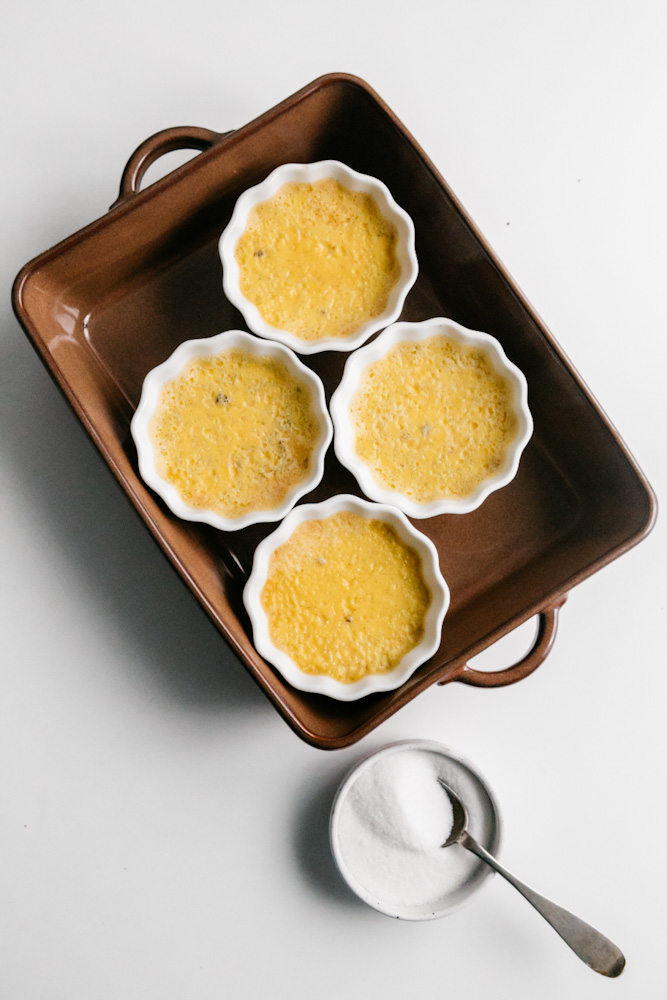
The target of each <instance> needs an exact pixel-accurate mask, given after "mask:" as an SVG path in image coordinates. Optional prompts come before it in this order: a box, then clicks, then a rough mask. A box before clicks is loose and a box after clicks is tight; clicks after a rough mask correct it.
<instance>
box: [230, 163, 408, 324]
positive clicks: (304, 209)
mask: <svg viewBox="0 0 667 1000" xmlns="http://www.w3.org/2000/svg"><path fill="white" fill-rule="evenodd" d="M396 239H397V233H396V227H395V226H394V225H393V223H392V222H390V221H389V220H388V219H386V218H385V217H384V216H383V215H382V213H381V212H380V209H379V208H378V206H377V204H376V202H375V199H374V198H373V197H372V196H371V195H369V194H365V193H364V192H361V191H352V190H350V189H349V188H347V187H345V186H344V185H343V184H340V183H339V182H338V181H335V180H333V179H332V178H327V179H325V180H320V181H315V182H314V183H312V184H307V183H290V184H284V185H283V186H282V187H281V188H280V189H279V191H278V192H277V194H275V195H274V196H273V198H270V199H269V200H268V201H264V202H261V203H260V204H259V205H256V206H255V207H254V208H253V209H252V211H251V212H250V215H249V216H248V223H247V226H246V229H245V231H244V233H243V235H242V236H241V237H240V239H239V241H238V243H237V246H236V260H237V262H238V265H239V271H240V278H239V285H240V289H241V292H242V293H243V295H244V296H245V297H246V299H248V300H249V301H250V302H252V303H253V304H254V305H255V306H256V307H257V309H258V310H259V313H260V315H261V316H262V318H263V319H264V320H265V321H266V322H267V323H269V324H270V325H271V326H273V327H276V328H278V329H280V330H287V331H289V332H290V333H293V334H294V335H295V336H297V337H299V338H300V339H302V340H307V341H317V340H322V339H323V338H325V337H336V338H338V337H348V336H350V335H351V334H353V333H354V332H355V331H356V330H357V329H358V328H359V327H360V326H361V325H362V324H363V323H365V322H367V321H368V320H371V319H373V318H374V317H375V316H379V315H380V314H381V313H382V312H384V310H385V308H386V306H387V301H388V298H389V293H390V291H391V289H392V288H393V286H394V285H395V284H396V282H397V280H398V278H399V276H400V270H401V269H400V265H399V263H398V260H397V257H396Z"/></svg>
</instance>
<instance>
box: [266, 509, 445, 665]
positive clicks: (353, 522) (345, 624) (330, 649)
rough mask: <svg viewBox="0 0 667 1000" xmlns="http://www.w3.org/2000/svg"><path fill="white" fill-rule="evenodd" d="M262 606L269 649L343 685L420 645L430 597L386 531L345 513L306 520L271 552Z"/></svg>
mask: <svg viewBox="0 0 667 1000" xmlns="http://www.w3.org/2000/svg"><path fill="white" fill-rule="evenodd" d="M261 600H262V606H263V608H264V611H265V613H266V615H267V619H268V625H269V635H270V637H271V641H272V642H273V644H274V646H276V647H277V648H278V649H281V650H283V651H284V652H285V653H287V654H288V656H290V657H291V659H292V660H293V661H294V663H296V665H297V666H298V667H299V669H300V670H303V671H304V673H307V674H325V675H327V676H329V677H333V678H334V679H335V680H337V681H342V682H343V683H346V684H347V683H352V682H353V681H358V680H360V679H361V678H362V677H366V676H368V675H369V674H384V673H387V672H388V671H390V670H393V668H394V667H396V666H397V664H398V663H399V661H400V660H401V659H402V658H403V656H405V654H406V653H407V652H408V651H409V650H411V649H412V648H413V647H414V646H416V645H417V644H418V643H419V642H420V641H421V639H422V637H423V634H424V618H425V615H426V612H427V611H428V608H429V606H430V603H431V592H430V590H429V588H428V586H427V585H426V583H425V581H424V577H423V573H422V565H421V559H420V558H419V555H418V554H417V553H416V552H415V551H414V549H412V548H411V547H410V546H409V545H406V544H405V542H403V541H402V540H401V539H400V538H399V537H398V535H397V534H396V532H395V531H394V529H393V528H392V527H391V525H389V524H387V523H386V522H384V521H380V520H377V519H372V520H371V519H369V518H366V517H362V516H361V515H360V514H355V513H351V512H345V513H340V514H334V515H332V516H331V517H328V518H325V519H324V520H320V521H315V520H312V521H305V522H304V523H303V524H300V525H299V526H298V527H297V528H296V529H295V531H294V532H293V534H292V535H291V536H290V538H289V539H288V540H287V541H286V542H284V543H283V544H282V545H281V546H280V547H279V548H277V549H276V550H275V552H273V553H272V555H271V559H270V562H269V570H268V576H267V580H266V583H265V584H264V588H263V590H262V595H261Z"/></svg>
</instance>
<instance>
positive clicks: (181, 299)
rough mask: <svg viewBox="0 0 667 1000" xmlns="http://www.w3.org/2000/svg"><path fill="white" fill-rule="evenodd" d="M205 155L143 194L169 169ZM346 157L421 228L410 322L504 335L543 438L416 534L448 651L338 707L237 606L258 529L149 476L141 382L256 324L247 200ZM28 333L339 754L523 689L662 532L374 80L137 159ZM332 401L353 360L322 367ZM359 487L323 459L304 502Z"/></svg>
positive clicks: (230, 631)
mask: <svg viewBox="0 0 667 1000" xmlns="http://www.w3.org/2000/svg"><path fill="white" fill-rule="evenodd" d="M190 147H191V148H194V149H199V150H202V152H201V154H200V155H199V156H197V157H195V158H194V159H192V160H190V161H189V162H188V163H186V164H185V165H184V166H182V167H180V168H179V169H178V170H175V171H174V172H173V173H171V174H169V175H168V176H167V177H165V178H164V179H162V180H160V181H158V182H157V183H156V184H154V185H152V186H151V187H149V188H147V189H146V190H145V191H143V192H140V191H139V186H140V182H141V178H142V176H143V174H144V172H145V170H146V169H147V167H148V166H149V165H150V163H152V162H153V161H154V160H155V159H156V158H157V157H159V156H160V155H162V154H163V153H165V152H168V151H170V150H173V149H177V148H190ZM329 158H331V159H337V160H342V161H343V162H344V163H347V164H349V166H351V167H353V168H354V169H356V170H359V171H361V172H363V173H369V174H372V175H374V176H376V177H379V178H380V179H381V180H383V181H384V182H385V183H386V184H387V185H388V187H389V189H390V191H391V192H392V193H393V195H394V197H395V198H396V200H397V201H398V203H399V204H400V205H402V206H403V207H404V208H405V209H406V210H407V211H408V213H409V214H410V215H411V216H412V219H413V220H414V223H415V227H416V233H417V254H418V258H419V263H420V276H419V279H418V282H417V284H416V285H415V287H414V288H413V289H412V291H411V292H410V294H409V296H408V299H407V302H406V305H405V309H404V311H403V314H402V318H403V319H409V320H421V319H426V318H428V317H431V316H449V317H452V318H453V319H455V320H457V321H458V322H460V323H462V324H463V325H464V326H467V327H470V328H471V329H473V330H485V331H487V332H488V333H490V334H492V335H493V336H494V337H497V338H498V340H500V342H501V343H502V345H503V347H504V349H505V351H506V353H507V355H508V356H509V358H510V359H511V360H512V361H514V362H515V363H516V364H517V365H518V366H519V368H521V370H522V371H523V372H524V373H525V375H526V377H527V380H528V386H529V401H530V407H531V410H532V414H533V417H534V421H535V433H534V436H533V438H532V440H531V442H530V443H529V445H528V447H527V449H526V451H525V453H524V455H523V458H522V461H521V466H520V469H519V472H518V475H517V476H516V478H515V479H514V481H513V482H512V483H511V484H510V485H509V486H507V487H505V488H504V489H502V490H499V491H498V492H497V493H494V494H492V496H490V497H489V498H488V499H487V500H486V501H485V503H484V504H483V505H482V506H481V507H480V508H479V509H478V510H476V511H474V512H473V513H470V514H465V515H445V516H442V517H437V518H432V519H430V520H427V521H420V522H418V527H419V528H420V529H421V530H423V531H425V532H426V534H428V535H429V536H430V537H431V538H432V539H433V541H434V543H435V545H436V547H437V549H438V552H439V556H440V563H441V567H442V571H443V573H444V575H445V577H446V579H447V581H448V583H449V585H450V588H451V594H452V603H451V608H450V610H449V613H448V615H447V618H446V620H445V628H444V630H443V636H442V643H441V646H440V648H439V650H438V652H437V653H436V655H435V656H433V658H432V659H431V660H430V661H429V662H428V663H426V664H425V665H424V666H422V667H421V668H420V669H419V670H418V671H417V673H416V674H415V675H414V676H413V677H412V678H411V679H410V680H409V681H408V682H407V683H406V684H405V685H404V686H403V687H402V688H400V689H399V690H398V691H393V692H390V693H387V694H382V695H374V696H371V697H368V698H365V699H361V700H360V701H358V702H352V703H340V702H336V701H332V700H330V699H327V698H325V697H323V696H318V695H307V694H303V693H301V692H299V691H296V690H293V689H292V688H290V687H289V686H288V685H287V684H286V683H285V682H284V681H283V680H282V679H281V677H280V676H279V675H278V674H277V673H276V672H275V671H274V670H273V669H272V668H271V667H270V666H269V665H268V664H267V663H265V662H264V661H263V660H262V659H261V658H260V657H259V656H258V655H257V653H256V652H255V650H254V648H253V645H252V640H251V634H250V629H249V622H248V619H247V616H246V614H245V611H244V608H243V604H242V600H241V592H242V588H243V585H244V583H245V580H246V578H247V575H248V573H249V570H250V566H251V561H252V555H253V551H254V548H255V545H256V544H257V542H258V541H259V539H260V538H262V537H264V535H266V534H267V533H268V532H269V531H271V530H272V526H271V525H261V526H256V527H253V528H248V529H246V530H243V531H238V532H233V533H230V534H224V533H222V532H218V531H216V530H214V529H212V528H207V527H206V526H202V525H196V524H192V523H188V522H185V521H180V520H178V519H177V518H176V517H174V516H173V515H172V514H170V512H169V511H168V510H167V508H166V507H165V506H164V505H163V504H162V503H161V501H160V500H158V498H157V497H156V496H154V495H153V494H152V493H151V491H150V490H149V489H148V488H147V487H146V486H145V485H144V483H143V482H142V480H141V479H140V478H139V475H138V471H137V462H136V455H135V450H134V447H133V443H132V440H131V438H130V420H131V417H132V414H133V411H134V408H135V406H136V405H137V402H138V400H139V395H140V391H141V385H142V381H143V378H144V376H145V375H146V373H147V372H148V371H149V369H151V368H153V367H154V366H155V365H157V364H159V363H160V362H162V361H164V360H165V358H166V357H167V356H168V355H169V354H170V353H171V352H172V351H173V350H174V348H175V347H176V346H177V344H179V343H180V342H181V341H183V340H187V339H191V338H194V337H205V336H209V335H213V334H216V333H219V332H220V331H222V330H225V329H229V328H241V329H243V328H244V324H243V321H242V319H241V316H240V314H239V313H238V312H236V310H235V309H233V308H232V306H231V305H230V304H229V303H228V302H227V301H226V300H225V298H224V296H223V292H222V283H221V266H220V261H219V257H218V249H217V242H218V238H219V236H220V233H221V231H222V229H223V228H224V227H225V225H226V224H227V221H228V219H229V217H230V215H231V212H232V208H233V206H234V203H235V201H236V199H237V197H238V196H239V195H240V194H241V192H242V191H243V190H244V189H245V188H247V187H249V186H251V185H253V184H257V183H258V182H259V181H261V180H263V179H264V177H266V175H267V174H268V173H269V172H270V171H271V170H273V168H274V167H276V166H278V165H279V164H281V163H286V162H291V161H302V162H307V161H311V160H319V159H329ZM14 308H15V311H16V314H17V316H18V318H19V320H20V322H21V324H22V325H23V328H24V329H25V331H26V333H27V334H28V336H29V337H30V339H31V340H32V342H33V344H34V346H35V348H36V349H37V351H38V352H39V354H40V355H41V357H42V360H43V361H44V363H45V365H46V366H47V368H48V369H49V371H50V372H51V374H52V376H53V378H54V379H55V381H56V383H57V384H58V385H59V387H60V388H61V390H62V391H63V393H64V394H65V396H66V398H67V399H68V400H69V402H70V404H71V405H72V407H73V409H74V410H75V411H76V413H77V414H78V416H79V418H80V419H81V421H82V423H83V424H84V426H85V427H86V429H87V430H88V433H89V434H90V436H91V437H92V439H93V440H94V442H95V444H96V445H97V447H98V448H99V450H100V452H101V454H102V455H103V457H104V458H105V460H106V461H107V463H108V464H109V466H110V468H111V469H112V470H113V472H114V474H115V475H116V477H117V479H118V481H119V482H120V484H121V486H122V487H123V489H124V490H125V492H126V494H127V496H128V497H129V499H130V500H131V501H132V503H133V504H134V506H135V507H136V509H137V511H138V512H139V514H140V515H141V517H142V518H143V519H144V521H145V523H146V525H147V526H148V528H149V529H150V530H151V532H152V533H153V536H154V537H155V539H156V540H157V542H158V543H159V545H160V546H161V547H162V549H163V551H164V552H165V554H166V555H167V557H168V558H169V559H170V560H171V562H172V564H173V566H174V567H175V568H176V570H177V571H178V572H179V573H180V574H181V576H182V578H183V580H184V581H185V582H186V583H187V585H188V586H189V587H190V588H191V590H192V592H193V593H194V594H195V596H196V597H197V598H198V599H199V601H200V602H201V604H202V605H203V606H204V608H205V609H206V611H207V612H208V614H209V615H210V616H211V618H212V619H213V621H214V622H215V624H216V625H217V627H218V628H219V630H220V631H221V632H222V634H223V636H224V637H225V638H226V639H227V641H228V642H229V644H230V645H231V647H232V648H233V649H234V650H235V651H236V653H237V654H238V656H239V657H240V659H241V660H242V661H243V663H244V664H245V666H246V667H247V669H248V670H249V671H250V673H251V674H252V675H253V677H254V678H255V680H256V681H257V683H258V684H259V685H260V687H261V688H262V689H263V691H264V692H265V693H266V694H267V696H268V697H269V698H270V699H271V701H272V702H273V703H274V705H275V706H276V708H277V709H278V711H279V712H280V713H281V714H282V715H283V717H284V718H285V719H286V721H287V722H288V723H289V724H290V726H292V728H293V729H294V730H295V731H296V732H297V733H298V734H299V735H300V736H301V737H302V738H303V739H305V740H307V741H308V742H309V743H311V744H313V745H314V746H318V747H322V748H328V749H333V748H337V747H343V746H348V745H350V744H352V743H354V742H355V741H356V740H358V739H360V738H361V737H363V736H365V735H366V734H367V733H369V732H370V731H371V730H372V729H373V728H374V727H375V726H377V725H378V724H379V723H380V722H382V721H384V720H385V719H386V718H387V717H388V716H390V715H391V714H392V713H393V712H395V711H396V710H397V709H399V708H401V706H403V705H405V704H406V703H407V702H408V701H410V700H411V699H412V698H414V697H415V695H417V694H419V692H420V691H423V690H424V689H425V688H426V687H428V686H429V685H431V684H433V683H435V682H439V683H445V682H448V681H453V680H458V681H464V682H466V683H469V684H476V685H479V686H482V687H494V686H499V685H504V684H510V683H513V682H514V681H518V680H521V679H522V678H523V677H525V676H527V674H529V673H530V672H531V671H532V670H534V669H535V667H536V666H537V665H538V664H539V663H540V662H541V661H542V660H543V659H544V657H545V655H546V654H547V653H548V651H549V649H550V648H551V644H552V642H553V638H554V633H555V628H556V621H557V614H558V608H559V607H560V605H561V604H562V603H563V601H564V599H565V596H566V595H567V592H568V591H569V590H570V589H571V588H572V587H573V586H574V585H575V584H577V583H580V582H581V581H582V580H583V579H585V578H586V577H587V576H590V575H591V574H592V573H594V572H595V571H596V570H598V569H600V568H601V567H602V566H604V565H605V564H606V563H608V562H609V561H610V560H612V559H614V558H615V557H616V556H618V555H620V554H621V553H623V552H625V551H626V550H627V549H628V548H630V546H632V545H634V544H635V543H636V542H638V541H639V540H640V539H641V538H642V537H644V535H646V534H647V533H648V531H649V530H650V528H651V526H652V523H653V520H654V516H655V500H654V497H653V494H652V492H651V488H650V486H649V485H648V483H647V482H646V480H645V478H644V476H643V475H642V473H641V471H640V470H639V469H638V467H637V465H636V463H635V462H634V460H633V458H632V456H631V455H630V454H629V453H628V451H627V449H626V448H625V446H624V445H623V443H622V441H621V440H620V439H619V437H618V434H617V433H616V432H615V430H614V429H613V427H612V426H611V424H610V423H609V421H608V420H607V418H606V417H605V415H604V413H603V412H602V411H601V409H600V407H599V406H598V405H597V403H596V402H595V400H594V399H593V397H592V396H591V394H590V392H589V391H588V390H587V388H586V386H585V385H584V384H583V382H582V381H581V379H580V377H579V376H578V374H577V373H576V371H575V370H574V369H573V367H572V365H571V364H570V363H569V361H568V360H567V358H566V357H564V355H563V352H562V351H561V350H560V348H559V347H558V345H557V344H556V343H555V342H554V340H553V338H552V337H551V336H550V334H549V333H548V331H547V330H546V329H545V327H544V324H543V323H542V322H541V321H540V319H539V317H538V316H536V314H535V312H534V310H533V309H532V308H531V307H530V305H529V304H528V303H527V301H526V300H525V298H524V297H523V295H522V294H521V292H520V291H519V290H518V288H517V287H516V285H515V284H514V282H513V281H512V279H511V278H510V276H509V275H508V274H507V272H506V271H505V270H504V268H503V267H502V265H501V264H500V262H499V261H498V260H497V259H496V257H495V256H494V254H493V253H492V251H491V250H490V249H489V247H488V246H487V244H486V243H485V241H484V239H483V238H482V236H481V235H480V233H479V232H478V231H477V229H476V228H475V226H474V225H473V223H472V222H471V220H470V219H469V217H468V216H467V214H466V213H465V211H464V210H463V208H462V207H461V205H460V204H459V203H458V201H457V200H456V198H455V197H454V195H453V194H452V192H451V191H450V189H449V188H448V186H447V184H446V183H445V181H444V180H443V179H442V177H441V176H440V175H439V173H438V172H437V170H436V169H435V167H434V166H433V164H432V163H431V162H430V161H429V160H428V158H427V157H426V156H425V154H424V153H423V151H422V150H421V149H420V147H419V146H418V145H417V143H416V142H415V141H414V139H413V138H412V136H411V135H410V134H409V133H408V132H407V131H406V129H405V128H404V127H403V125H402V124H401V123H400V122H399V121H398V120H397V118H396V117H395V115H394V114H393V113H392V112H391V111H390V109H389V108H388V107H387V106H386V105H385V104H384V103H383V102H382V101H381V100H380V99H379V98H378V96H377V95H376V94H375V93H374V92H373V91H372V90H371V88H370V87H368V86H367V84H365V83H364V82H363V81H361V80H359V79H356V78H354V77H350V76H346V75H343V74H331V75H328V76H324V77H321V78H320V79H318V80H315V81H314V82H313V83H311V84H309V85H308V86H307V87H305V88H304V89H303V90H300V91H299V92H298V93H297V94H295V95H294V96H292V97H290V98H288V99H287V100H286V101H283V103H282V104H279V105H278V106H277V107H275V108H273V109H272V110H271V111H268V112H267V113H266V114H264V115H262V116H261V117H260V118H258V119H256V120H255V121H253V122H251V123H250V124H249V125H246V126H245V127H244V128H241V129H239V130H238V131H236V132H233V133H227V134H224V135H223V134H219V133H215V132H211V131H208V130H206V129H201V128H189V127H184V128H173V129H168V130H166V131H164V132H161V133H158V134H157V135H155V136H153V137H151V138H150V139H148V140H146V142H145V143H143V144H142V146H140V147H139V148H138V149H137V151H136V152H135V153H134V155H133V156H132V157H131V159H130V161H129V162H128V164H127V166H126V169H125V172H124V174H123V178H122V182H121V189H120V197H119V198H118V200H117V201H116V202H115V204H114V205H113V206H112V208H111V210H110V211H109V212H108V213H107V214H106V215H105V216H104V217H103V218H101V219H99V220H98V221H97V222H94V223H92V225H90V226H88V227H86V228H85V229H82V230H81V231H80V232H78V233H76V234H74V235H73V236H71V237H70V238H69V239H67V240H65V241H64V242H63V243H60V244H59V245H58V246H56V247H54V248H53V249H51V250H49V251H47V252H46V253H44V254H42V255H41V256H40V257H38V258H36V259H35V260H34V261H32V262H31V263H29V264H28V265H26V267H24V268H23V270H22V271H21V272H20V274H19V275H18V277H17V279H16V283H15V286H14ZM305 360H306V362H307V363H308V364H309V365H311V366H312V367H313V368H314V369H315V370H316V371H317V372H318V373H319V374H320V375H321V377H322V378H323V379H324V382H325V385H326V388H327V391H328V393H331V391H332V390H333V388H334V387H335V386H336V384H337V382H338V380H339V378H340V375H341V372H342V367H343V364H344V362H345V355H344V354H333V353H328V354H320V355H312V356H310V357H307V358H306V359H305ZM343 491H344V492H352V493H355V492H358V490H357V489H356V483H355V482H354V480H353V479H352V477H351V476H350V474H349V473H347V472H346V471H345V470H344V469H342V468H341V467H340V466H339V465H338V464H337V462H336V460H335V457H334V455H333V450H332V449H330V451H329V454H328V456H327V464H326V471H325V477H324V480H323V482H322V484H321V485H320V487H318V489H317V490H316V491H315V492H314V493H312V494H310V495H309V496H308V497H306V498H305V500H307V501H308V500H311V501H312V500H319V499H323V498H324V497H326V496H330V495H332V494H334V493H338V492H343ZM535 614H538V615H539V616H540V627H539V630H538V635H537V639H536V641H535V645H534V647H533V649H532V650H531V652H530V653H529V654H528V655H527V656H526V657H525V658H524V659H523V660H522V661H521V662H520V663H518V664H515V665H514V666H511V667H509V668H508V669H506V670H502V671H499V672H496V673H486V672H480V671H476V670H473V669H471V668H470V667H468V666H467V665H466V661H467V660H468V659H469V658H470V657H471V656H473V655H474V654H476V653H478V652H480V651H481V650H482V649H484V648H485V647H487V646H488V645H490V644H491V643H492V642H494V641H495V640H497V639H498V638H499V637H500V636H502V635H504V634H505V633H506V632H509V631H510V630H511V629H513V628H515V627H516V626H517V625H519V624H520V623H521V622H523V621H525V620H526V619H528V618H530V617H531V616H533V615H535Z"/></svg>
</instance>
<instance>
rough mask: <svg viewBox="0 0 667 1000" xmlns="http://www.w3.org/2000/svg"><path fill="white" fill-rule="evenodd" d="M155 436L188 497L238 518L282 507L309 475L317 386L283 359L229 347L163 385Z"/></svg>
mask: <svg viewBox="0 0 667 1000" xmlns="http://www.w3.org/2000/svg"><path fill="white" fill-rule="evenodd" d="M149 433H150V435H151V438H152V441H153V447H154V449H155V464H156V468H157V471H158V474H159V475H160V476H162V478H163V479H166V480H167V482H169V483H172V485H173V486H174V487H175V488H176V490H177V491H178V493H179V495H180V497H181V499H182V500H183V501H184V502H185V503H186V504H188V506H190V507H193V508H194V509H195V510H211V511H214V512H215V513H218V514H221V515H222V516H223V517H230V518H233V517H240V516H241V515H243V514H245V513H248V512H249V511H256V510H257V511H258V510H270V509H272V508H274V507H278V506H279V505H280V504H281V503H283V501H284V500H285V498H286V497H287V495H288V493H289V492H290V491H291V490H292V489H293V488H294V487H295V486H296V485H297V484H298V483H300V482H302V481H303V480H304V479H305V478H306V476H307V475H308V474H309V471H310V461H311V456H312V453H313V450H314V448H315V446H316V444H317V441H318V438H319V435H320V425H319V422H318V420H317V417H316V415H315V412H314V410H313V403H312V398H311V392H310V387H309V386H308V385H306V384H304V383H303V382H302V381H300V380H299V379H298V378H297V377H295V376H294V375H293V374H292V373H291V372H289V371H288V369H287V367H286V366H285V365H284V364H283V363H282V362H280V361H277V360H276V359H274V358H267V357H260V356H257V355H254V354H250V353H249V352H247V351H243V350H241V349H238V348H230V349H228V350H226V351H222V352H221V353H220V354H217V355H214V356H212V357H203V358H195V359H194V360H193V361H191V362H190V363H189V364H188V365H187V367H186V368H185V369H184V370H183V372H182V374H181V375H179V376H178V377H177V378H175V379H173V380H172V381H171V382H167V383H166V385H164V386H163V388H162V392H161V395H160V399H159V403H158V406H157V408H156V411H155V414H154V416H153V418H152V420H151V423H150V427H149Z"/></svg>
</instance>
